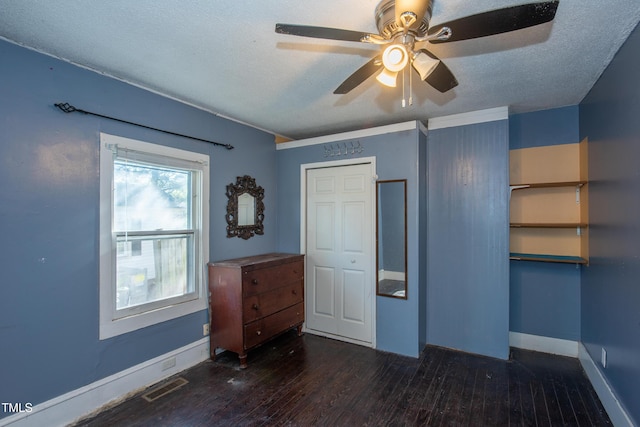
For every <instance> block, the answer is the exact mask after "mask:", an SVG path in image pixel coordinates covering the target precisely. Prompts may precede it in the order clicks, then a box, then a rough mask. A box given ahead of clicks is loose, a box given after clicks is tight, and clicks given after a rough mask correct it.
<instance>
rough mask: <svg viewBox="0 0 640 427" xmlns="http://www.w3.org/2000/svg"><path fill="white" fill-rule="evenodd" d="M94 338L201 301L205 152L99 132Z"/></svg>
mask: <svg viewBox="0 0 640 427" xmlns="http://www.w3.org/2000/svg"><path fill="white" fill-rule="evenodd" d="M100 147H101V148H100V339H106V338H110V337H113V336H116V335H119V334H123V333H126V332H130V331H133V330H136V329H140V328H143V327H146V326H149V325H152V324H155V323H160V322H164V321H166V320H169V319H174V318H176V317H180V316H184V315H186V314H189V313H193V312H196V311H199V310H203V309H205V308H206V302H207V299H206V286H205V280H204V278H205V277H206V276H205V263H206V261H205V260H207V259H208V247H209V242H208V235H209V232H208V223H209V210H208V194H209V191H208V188H209V187H208V184H209V157H208V156H207V155H204V154H199V153H193V152H189V151H184V150H179V149H175V148H169V147H164V146H159V145H155V144H150V143H146V142H141V141H135V140H131V139H127V138H122V137H117V136H113V135H107V134H101V137H100Z"/></svg>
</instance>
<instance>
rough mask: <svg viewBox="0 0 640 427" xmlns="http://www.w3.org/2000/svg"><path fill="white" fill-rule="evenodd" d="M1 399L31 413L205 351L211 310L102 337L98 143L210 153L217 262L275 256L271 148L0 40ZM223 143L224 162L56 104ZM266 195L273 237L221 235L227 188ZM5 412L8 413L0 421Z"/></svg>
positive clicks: (209, 148)
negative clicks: (114, 140)
mask: <svg viewBox="0 0 640 427" xmlns="http://www.w3.org/2000/svg"><path fill="white" fill-rule="evenodd" d="M0 58H2V67H0V183H2V185H0V236H1V239H2V242H3V245H2V248H3V249H2V254H1V256H0V270H1V271H2V279H0V280H1V282H0V283H1V284H0V289H1V290H2V295H1V297H0V342H1V345H2V350H1V351H0V366H1V367H2V368H1V369H2V373H1V378H0V401H2V402H14V403H16V402H23V403H25V402H30V403H33V404H37V403H40V402H43V401H46V400H48V399H51V398H53V397H56V396H58V395H61V394H64V393H66V392H69V391H71V390H74V389H77V388H79V387H82V386H85V385H87V384H90V383H92V382H95V381H97V380H99V379H101V378H104V377H106V376H109V375H111V374H114V373H116V372H119V371H122V370H124V369H127V368H129V367H131V366H133V365H136V364H138V363H141V362H144V361H146V360H149V359H152V358H154V357H156V356H159V355H162V354H165V353H167V352H169V351H172V350H174V349H176V348H179V347H182V346H184V345H187V344H189V343H192V342H195V341H198V340H200V339H202V338H203V337H202V325H203V324H204V323H206V322H207V320H208V315H207V311H206V310H203V311H200V312H198V313H194V314H192V315H189V316H185V317H182V318H179V319H176V320H173V321H169V322H165V323H162V324H159V325H155V326H152V327H148V328H145V329H142V330H138V331H135V332H132V333H129V334H125V335H121V336H118V337H115V338H112V339H108V340H104V341H100V340H99V339H98V312H99V310H98V217H99V215H98V213H99V188H98V180H99V176H98V171H99V168H98V156H99V133H100V132H106V133H111V134H115V135H120V136H124V137H128V138H135V139H140V140H144V141H151V142H157V143H159V144H163V145H169V146H173V147H178V148H182V149H187V150H192V151H196V152H201V153H207V154H209V155H210V158H211V199H210V204H211V209H210V215H211V231H210V233H211V240H210V257H211V259H221V258H227V257H234V256H241V255H249V254H254V253H260V252H268V251H273V250H275V248H276V232H275V228H276V217H277V203H276V200H277V193H276V191H275V188H276V174H275V164H276V154H275V148H274V144H273V137H272V136H271V135H268V134H266V133H264V132H261V131H257V130H255V129H252V128H249V127H247V126H243V125H241V124H238V123H235V122H231V121H228V120H224V119H221V118H218V117H215V116H214V115H212V114H209V113H206V112H203V111H201V110H198V109H195V108H192V107H189V106H186V105H184V104H181V103H178V102H175V101H172V100H170V99H167V98H163V97H160V96H157V95H154V94H152V93H150V92H147V91H144V90H141V89H139V88H135V87H133V86H130V85H127V84H124V83H122V82H118V81H116V80H113V79H110V78H107V77H104V76H102V75H99V74H96V73H93V72H90V71H87V70H84V69H81V68H78V67H75V66H73V65H70V64H67V63H64V62H61V61H59V60H56V59H53V58H51V57H48V56H44V55H41V54H38V53H36V52H33V51H30V50H27V49H24V48H21V47H19V46H16V45H12V44H9V43H6V42H3V41H0ZM64 101H66V102H69V103H71V104H73V105H75V106H76V107H78V108H82V109H85V110H88V111H94V112H97V113H102V114H106V115H112V116H116V117H119V118H122V119H125V120H129V121H133V122H139V123H143V124H146V125H149V126H154V127H158V128H163V129H167V130H170V131H173V132H178V133H184V134H189V135H193V136H196V137H200V138H205V139H213V140H215V141H219V142H223V143H231V144H233V145H235V147H236V149H235V150H232V151H227V150H225V149H221V148H218V147H214V146H213V145H211V144H207V143H203V142H197V141H193V140H188V139H185V138H179V137H175V136H170V135H166V134H162V133H159V132H155V131H150V130H146V129H141V128H137V127H133V126H130V125H125V124H121V123H116V122H111V121H108V120H104V119H99V118H96V117H92V116H85V115H82V114H79V113H74V114H64V113H62V112H60V111H59V110H57V109H56V108H55V107H54V106H53V104H54V103H55V102H64ZM243 174H250V175H252V176H254V177H255V178H256V179H257V182H258V183H259V184H260V185H262V186H263V187H264V188H265V204H266V209H267V210H266V214H265V230H266V234H265V236H259V237H257V238H253V239H250V240H249V241H244V240H242V239H234V240H232V239H227V237H226V228H225V227H226V222H225V219H224V218H225V212H226V208H225V207H226V196H225V186H226V184H228V183H230V182H235V178H236V176H237V175H243ZM5 415H6V414H0V417H2V416H5Z"/></svg>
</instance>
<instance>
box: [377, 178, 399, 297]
mask: <svg viewBox="0 0 640 427" xmlns="http://www.w3.org/2000/svg"><path fill="white" fill-rule="evenodd" d="M377 184H378V185H377V191H376V194H377V217H376V218H377V219H376V222H377V225H376V228H377V231H376V253H377V294H378V295H383V296H388V297H393V298H403V299H407V180H406V179H398V180H389V181H378V183H377Z"/></svg>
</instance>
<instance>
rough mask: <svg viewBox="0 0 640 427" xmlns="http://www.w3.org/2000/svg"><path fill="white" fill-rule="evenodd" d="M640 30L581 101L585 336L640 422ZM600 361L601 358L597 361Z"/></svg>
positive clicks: (590, 348)
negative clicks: (585, 174) (585, 151)
mask: <svg viewBox="0 0 640 427" xmlns="http://www.w3.org/2000/svg"><path fill="white" fill-rule="evenodd" d="M639 51H640V29H639V28H636V29H635V30H634V31H633V32H632V33H631V35H630V37H629V38H628V39H627V41H626V42H625V43H624V45H623V46H622V48H621V49H620V50H619V51H618V53H617V54H616V56H615V57H614V58H613V61H612V62H611V64H610V65H609V66H608V68H607V69H606V70H605V72H604V73H603V74H602V76H601V77H600V79H599V80H598V82H597V83H596V84H595V86H594V87H593V88H592V90H591V91H590V92H589V94H588V95H587V96H586V97H585V99H584V100H583V102H582V103H581V104H580V135H581V136H582V137H588V138H589V222H590V225H589V253H590V266H589V267H588V268H586V269H585V270H583V273H582V341H583V343H584V345H585V347H586V348H587V351H588V352H589V354H590V355H591V358H592V359H593V360H595V361H599V360H600V352H601V348H602V347H604V348H606V350H607V356H608V364H607V367H606V368H604V369H603V368H602V367H600V371H601V372H602V375H603V376H604V377H605V378H606V380H607V382H608V383H609V385H610V386H611V387H612V389H613V391H614V392H615V394H616V395H617V397H618V399H619V400H620V402H621V403H622V405H623V406H624V407H625V408H626V410H627V412H628V413H629V414H630V416H631V417H632V418H633V420H634V422H635V423H636V425H640V404H639V400H638V396H640V284H639V278H640V215H638V213H639V212H640V168H639V167H638V160H639V159H640V119H639V118H640V56H639V55H638V52H639ZM598 366H599V364H598Z"/></svg>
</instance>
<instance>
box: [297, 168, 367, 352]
mask: <svg viewBox="0 0 640 427" xmlns="http://www.w3.org/2000/svg"><path fill="white" fill-rule="evenodd" d="M367 163H370V164H371V168H372V169H373V174H374V175H373V176H372V177H371V182H370V185H371V187H372V188H371V190H372V193H371V194H372V203H371V212H370V215H371V231H370V232H371V235H372V236H375V232H376V228H375V227H376V206H377V200H376V196H375V195H376V192H375V185H376V181H377V180H378V174H377V171H378V169H377V168H376V157H375V156H372V157H357V158H352V159H344V160H331V161H328V162H318V163H305V164H302V165H300V253H301V254H306V253H307V170H308V169H320V168H332V167H339V166H352V165H361V164H367ZM375 244H376V239H375V238H373V239H371V248H370V253H371V260H370V261H371V264H370V265H371V266H372V268H373V271H371V276H370V277H372V278H374V279H375V277H376V274H375V273H376V272H375V268H376V250H375ZM304 265H305V273H304V274H305V277H306V276H307V272H306V268H307V263H306V262H305V264H304ZM371 286H372V292H371V347H372V348H376V286H375V280H374V281H372V282H371ZM305 291H306V283H305ZM305 316H306V314H305ZM303 330H304V331H305V332H310V333H312V334H315V335H324V336H327V337H331V338H335V339H339V340H341V341H346V342H350V343H353V344H359V345H362V344H363V343H362V341H357V340H351V339H349V338H346V337H337V336H334V335H331V334H321V333H319V332H318V331H310V330H308V329H307V328H306V324H305V325H304V326H303Z"/></svg>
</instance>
